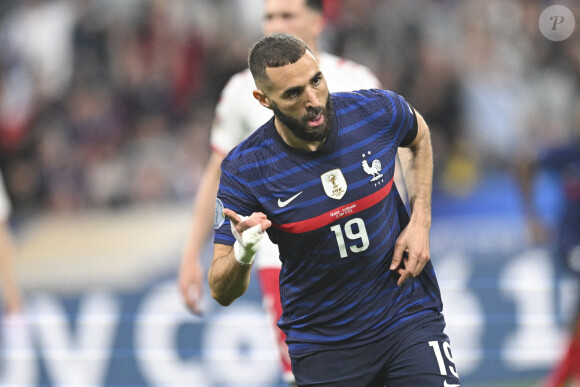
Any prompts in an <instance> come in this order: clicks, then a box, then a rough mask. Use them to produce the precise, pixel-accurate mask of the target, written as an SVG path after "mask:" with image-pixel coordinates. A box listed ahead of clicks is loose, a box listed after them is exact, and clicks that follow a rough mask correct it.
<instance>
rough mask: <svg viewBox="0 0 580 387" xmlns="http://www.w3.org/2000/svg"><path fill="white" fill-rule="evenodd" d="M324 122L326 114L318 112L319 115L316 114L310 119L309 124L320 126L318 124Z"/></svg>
mask: <svg viewBox="0 0 580 387" xmlns="http://www.w3.org/2000/svg"><path fill="white" fill-rule="evenodd" d="M323 122H324V116H323V115H322V113H321V114H318V115H316V116H314V117H312V118H311V119H309V120H308V124H309V125H310V126H318V125H320V124H322V123H323Z"/></svg>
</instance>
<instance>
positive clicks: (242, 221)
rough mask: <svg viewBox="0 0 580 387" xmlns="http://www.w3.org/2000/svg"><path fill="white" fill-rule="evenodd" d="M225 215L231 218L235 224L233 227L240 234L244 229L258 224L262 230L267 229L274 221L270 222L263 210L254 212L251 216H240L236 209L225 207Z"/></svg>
mask: <svg viewBox="0 0 580 387" xmlns="http://www.w3.org/2000/svg"><path fill="white" fill-rule="evenodd" d="M224 215H225V216H227V217H228V218H229V220H230V222H232V224H233V227H234V228H233V229H235V230H236V231H237V233H238V234H239V235H242V234H243V232H244V231H246V230H247V229H249V228H251V227H254V226H256V225H258V224H259V225H260V229H261V230H262V232H263V231H266V230H267V229H268V228H270V226H271V225H272V222H270V220H268V218H267V217H266V215H265V214H263V213H261V212H254V213H253V214H252V215H250V216H240V215H238V214H236V212H235V211H233V210H230V209H229V208H225V209H224ZM233 229H232V231H233Z"/></svg>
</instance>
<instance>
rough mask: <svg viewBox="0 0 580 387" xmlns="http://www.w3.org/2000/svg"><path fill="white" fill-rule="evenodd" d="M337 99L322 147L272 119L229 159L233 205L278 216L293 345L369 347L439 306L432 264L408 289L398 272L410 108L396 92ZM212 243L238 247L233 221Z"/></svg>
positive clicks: (274, 233)
mask: <svg viewBox="0 0 580 387" xmlns="http://www.w3.org/2000/svg"><path fill="white" fill-rule="evenodd" d="M330 96H331V99H332V103H333V106H334V110H335V116H334V119H333V123H332V124H333V129H332V132H331V134H330V135H329V138H328V139H327V141H326V143H325V144H324V146H323V147H322V148H321V149H319V150H318V151H316V152H307V151H301V150H297V149H294V148H291V147H289V146H288V145H287V144H286V143H285V142H284V141H283V140H282V138H281V137H280V136H279V134H278V133H277V131H276V129H275V127H274V120H273V119H271V120H270V121H268V122H267V123H266V124H264V125H263V126H262V127H260V128H259V129H258V130H257V131H255V132H254V133H253V134H252V135H251V136H250V137H248V138H247V139H246V140H245V141H243V142H242V143H241V144H240V145H239V146H237V147H236V148H234V149H233V150H232V151H231V152H230V153H229V154H228V156H227V157H226V159H225V160H224V162H223V163H222V176H221V180H220V187H219V192H218V198H219V199H220V200H221V201H222V202H223V204H224V206H225V207H226V208H230V209H232V210H234V211H236V212H237V213H238V214H240V215H250V214H251V213H252V212H259V211H260V212H263V213H265V214H266V215H267V216H268V218H269V219H270V220H271V221H272V223H273V225H272V227H270V229H269V230H268V235H269V237H270V239H271V240H272V241H273V242H274V243H276V244H277V245H278V247H279V250H280V260H281V261H282V271H281V273H280V294H281V301H282V307H283V314H282V317H281V318H280V321H279V322H278V325H279V326H280V328H281V329H282V330H283V331H284V332H285V333H286V335H287V343H288V348H289V351H290V352H291V353H304V352H308V351H316V350H324V349H328V348H347V347H352V346H358V345H364V344H366V343H368V342H371V341H374V340H376V339H379V338H382V337H385V336H386V335H389V334H390V333H392V332H394V331H395V330H396V329H397V328H399V327H401V326H402V324H405V323H409V322H412V321H413V320H414V319H420V318H422V317H424V316H426V315H429V314H433V313H439V312H441V309H442V303H441V297H440V292H439V287H438V284H437V281H436V279H435V273H434V271H433V267H432V265H431V263H430V262H429V263H428V264H427V265H426V266H425V269H424V270H423V272H422V274H421V275H420V276H418V277H416V278H413V279H409V280H408V281H406V282H405V284H404V285H403V286H401V287H397V280H398V274H397V273H396V272H391V271H390V270H389V265H390V263H391V260H392V254H393V250H394V245H395V241H396V239H397V237H398V235H399V233H400V232H401V230H402V229H403V228H404V227H405V226H406V224H407V222H408V214H407V211H406V209H405V207H404V205H403V203H402V201H401V199H400V197H399V194H398V192H397V190H396V187H395V185H394V184H393V175H394V168H395V157H396V152H397V148H398V147H399V145H400V144H401V142H402V141H403V139H405V136H406V135H407V134H408V133H409V131H410V130H411V128H412V127H413V125H414V124H416V123H415V116H414V114H413V110H412V109H411V107H410V106H409V105H408V104H407V102H406V101H405V100H404V99H403V98H402V97H401V96H399V95H397V94H395V93H393V92H391V91H387V90H378V89H372V90H360V91H356V92H349V93H334V94H331V95H330ZM214 242H215V243H220V244H225V245H233V244H234V242H235V239H234V237H233V236H232V234H231V230H230V224H229V221H228V220H227V219H226V222H225V223H224V224H223V225H222V226H221V227H220V228H219V229H218V230H216V233H215V238H214Z"/></svg>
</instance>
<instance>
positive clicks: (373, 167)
mask: <svg viewBox="0 0 580 387" xmlns="http://www.w3.org/2000/svg"><path fill="white" fill-rule="evenodd" d="M366 156H368V157H369V159H370V156H371V151H368V152H367V154H366V155H365V154H364V153H363V155H362V157H363V159H364V158H365V157H366ZM362 168H363V171H365V172H366V173H367V175H371V176H372V179H371V182H373V181H377V180H379V179H381V178H382V177H383V174H382V173H381V170H382V168H383V167H382V165H381V161H380V160H379V159H374V160H373V161H372V162H371V163H370V164H369V162H368V160H367V159H364V160H363V161H362ZM380 182H381V183H382V182H383V181H382V180H381V181H380ZM376 185H377V183H375V186H376Z"/></svg>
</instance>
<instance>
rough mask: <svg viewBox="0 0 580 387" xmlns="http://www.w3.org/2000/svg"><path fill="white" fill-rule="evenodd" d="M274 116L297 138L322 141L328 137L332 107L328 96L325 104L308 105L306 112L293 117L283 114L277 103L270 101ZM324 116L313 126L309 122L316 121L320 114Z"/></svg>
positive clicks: (330, 127) (330, 128)
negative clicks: (320, 121)
mask: <svg viewBox="0 0 580 387" xmlns="http://www.w3.org/2000/svg"><path fill="white" fill-rule="evenodd" d="M272 111H273V112H274V116H276V118H277V119H278V120H279V121H280V122H282V123H283V124H284V125H285V126H286V127H287V128H288V129H289V130H290V131H291V132H292V134H294V136H296V137H297V138H299V139H301V140H304V141H308V142H311V141H322V140H324V139H325V138H327V137H328V135H329V134H330V131H331V130H332V117H333V116H334V108H333V106H332V101H331V99H330V96H328V98H327V100H326V106H324V107H322V106H318V107H309V108H308V109H307V110H306V114H305V115H303V116H302V117H300V118H294V117H291V116H289V115H286V114H284V113H283V112H282V111H281V110H280V108H279V107H278V105H276V104H275V103H272ZM321 115H322V117H324V120H323V122H322V123H321V124H320V125H317V126H313V125H311V124H310V123H311V122H313V121H316V120H317V119H318V118H319V117H320V116H321Z"/></svg>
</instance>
